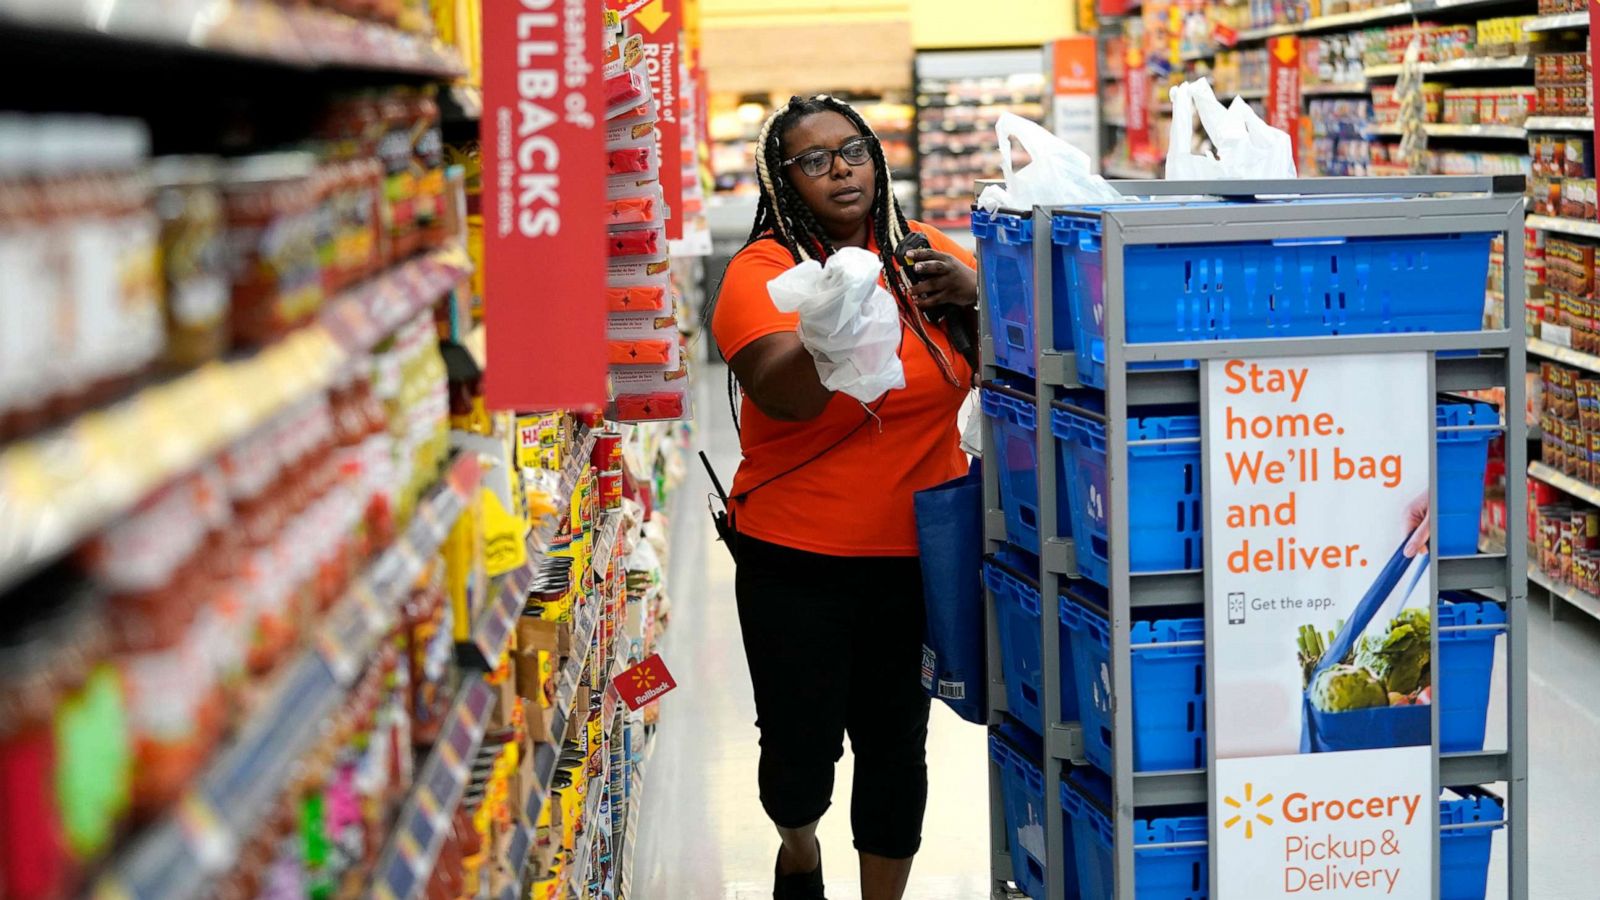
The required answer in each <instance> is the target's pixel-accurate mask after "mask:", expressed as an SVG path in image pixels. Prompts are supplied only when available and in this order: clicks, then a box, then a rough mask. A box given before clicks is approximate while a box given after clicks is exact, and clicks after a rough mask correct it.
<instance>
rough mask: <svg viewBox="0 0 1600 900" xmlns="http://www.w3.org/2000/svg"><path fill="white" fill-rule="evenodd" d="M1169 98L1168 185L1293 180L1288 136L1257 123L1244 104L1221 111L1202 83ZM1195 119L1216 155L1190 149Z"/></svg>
mask: <svg viewBox="0 0 1600 900" xmlns="http://www.w3.org/2000/svg"><path fill="white" fill-rule="evenodd" d="M1170 96H1171V98H1172V131H1171V133H1170V135H1169V137H1168V142H1167V172H1166V177H1167V180H1168V181H1207V180H1213V179H1219V178H1250V179H1257V180H1261V179H1279V178H1294V177H1296V173H1295V167H1294V145H1293V144H1292V143H1291V142H1290V140H1289V135H1287V134H1285V133H1284V132H1283V131H1280V130H1279V129H1277V128H1273V127H1272V126H1271V125H1268V124H1267V123H1266V122H1264V121H1262V120H1261V117H1260V116H1258V115H1256V111H1255V110H1254V109H1251V108H1250V104H1248V103H1246V102H1244V100H1242V99H1240V98H1238V97H1235V98H1234V100H1233V105H1231V106H1228V107H1224V106H1223V105H1222V103H1221V102H1219V101H1218V100H1217V97H1216V94H1214V93H1212V91H1211V83H1210V82H1208V81H1206V80H1205V79H1203V78H1201V79H1196V80H1195V81H1191V82H1189V83H1187V84H1180V85H1177V86H1175V87H1174V88H1173V89H1172V91H1171V94H1170ZM1197 115H1198V116H1199V118H1200V125H1201V126H1202V127H1203V128H1204V133H1205V134H1206V135H1207V136H1208V137H1209V138H1210V139H1211V145H1212V146H1213V147H1215V148H1216V156H1212V155H1211V154H1209V153H1195V152H1193V150H1192V149H1191V148H1192V147H1193V143H1194V132H1195V117H1196V116H1197Z"/></svg>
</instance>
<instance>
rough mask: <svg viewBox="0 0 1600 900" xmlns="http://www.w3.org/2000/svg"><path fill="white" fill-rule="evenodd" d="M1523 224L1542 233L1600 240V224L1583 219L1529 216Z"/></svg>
mask: <svg viewBox="0 0 1600 900" xmlns="http://www.w3.org/2000/svg"><path fill="white" fill-rule="evenodd" d="M1523 224H1525V225H1527V226H1528V227H1529V228H1537V229H1539V230H1540V231H1559V232H1561V233H1562V234H1575V235H1578V236H1579V237H1592V238H1600V222H1586V221H1584V220H1583V219H1568V218H1564V217H1562V216H1528V217H1527V218H1526V219H1525V220H1524V221H1523Z"/></svg>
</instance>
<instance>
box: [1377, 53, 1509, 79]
mask: <svg viewBox="0 0 1600 900" xmlns="http://www.w3.org/2000/svg"><path fill="white" fill-rule="evenodd" d="M1531 68H1533V57H1531V56H1529V55H1527V54H1523V55H1521V56H1481V57H1476V58H1470V59H1455V60H1451V61H1450V62H1443V63H1423V64H1422V66H1421V69H1422V74H1424V75H1448V74H1451V73H1454V72H1497V71H1505V70H1513V69H1531ZM1400 69H1401V66H1400V64H1399V63H1394V64H1392V65H1387V66H1367V67H1366V75H1367V80H1368V81H1371V80H1373V79H1374V78H1398V77H1400Z"/></svg>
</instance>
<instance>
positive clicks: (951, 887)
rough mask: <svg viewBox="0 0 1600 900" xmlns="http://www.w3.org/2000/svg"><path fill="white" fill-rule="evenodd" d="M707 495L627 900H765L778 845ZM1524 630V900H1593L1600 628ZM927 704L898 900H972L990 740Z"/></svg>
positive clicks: (717, 386) (704, 409) (845, 864)
mask: <svg viewBox="0 0 1600 900" xmlns="http://www.w3.org/2000/svg"><path fill="white" fill-rule="evenodd" d="M699 382H700V383H699V391H698V395H697V405H696V409H695V412H696V416H697V418H698V421H699V427H700V433H699V440H698V443H699V446H700V447H701V448H704V449H706V451H707V453H708V454H709V455H710V456H711V458H712V462H713V463H714V464H715V465H716V466H717V471H718V473H719V475H720V476H721V477H722V478H723V479H724V482H725V483H726V481H727V480H728V479H729V478H731V476H732V473H733V470H734V468H735V466H736V464H737V462H738V459H739V454H738V439H737V436H736V434H735V433H734V430H733V425H732V422H731V420H730V419H729V416H728V409H727V402H726V400H725V399H723V390H722V387H723V373H722V370H721V369H714V368H711V367H706V368H705V369H703V370H702V372H701V373H700V375H699ZM709 492H710V485H709V482H708V481H707V479H706V477H705V474H704V472H703V471H702V470H701V469H700V467H699V465H698V461H696V463H695V465H694V468H693V471H692V472H691V473H690V474H689V479H688V481H687V483H686V485H685V487H684V489H683V490H682V491H681V492H680V496H679V499H680V501H681V502H680V503H679V504H678V506H677V514H678V515H679V517H680V521H679V522H678V523H677V527H675V528H674V535H675V538H674V540H675V545H674V553H675V555H674V557H673V559H672V561H671V572H670V575H669V577H670V579H671V580H670V582H669V584H670V586H671V593H672V600H673V606H672V623H671V632H670V634H669V636H668V638H667V641H666V657H667V661H668V663H669V664H670V665H671V666H672V667H673V673H674V675H675V676H676V677H677V679H678V683H679V685H680V687H679V689H678V690H677V691H676V692H675V693H673V694H671V695H669V696H668V697H667V698H666V699H665V700H664V701H663V709H662V716H661V721H662V724H661V728H660V731H659V732H658V734H657V740H656V746H655V750H654V755H653V756H652V758H651V760H650V763H649V768H648V769H647V771H646V774H645V788H644V791H645V796H644V805H643V817H642V820H641V822H640V833H639V846H638V849H637V851H636V856H635V860H634V864H635V870H634V876H633V895H632V896H633V898H635V900H765V898H768V897H770V896H771V891H772V862H773V855H774V853H775V852H776V850H777V837H776V835H775V834H774V832H773V830H772V826H771V825H770V823H769V822H768V821H767V819H766V817H765V816H764V815H763V813H762V811H761V805H760V802H759V800H758V799H757V790H756V761H757V749H758V748H757V745H756V729H755V725H754V722H755V706H754V702H753V700H752V699H751V695H750V679H749V675H748V674H747V672H746V669H745V660H744V650H743V647H742V645H741V643H740V640H739V623H738V616H737V613H736V611H735V608H734V599H733V564H732V562H731V560H730V559H729V558H728V555H727V551H726V550H724V549H723V548H722V546H721V545H720V544H717V543H716V542H715V535H714V532H713V530H712V528H711V523H710V518H709V516H707V514H706V509H705V497H706V495H707V494H708V493H709ZM1529 620H1530V625H1531V627H1530V629H1529V649H1530V654H1529V655H1530V658H1531V659H1532V671H1531V672H1530V676H1529V692H1530V698H1529V701H1530V702H1529V708H1530V714H1531V716H1532V721H1531V726H1530V742H1531V745H1532V746H1531V760H1532V769H1533V772H1532V775H1533V782H1532V787H1531V794H1532V796H1531V805H1532V814H1533V828H1532V835H1531V840H1530V866H1531V870H1532V876H1531V889H1530V892H1529V897H1530V898H1532V900H1584V898H1593V897H1596V896H1600V889H1597V888H1596V887H1595V886H1596V885H1600V853H1595V852H1594V843H1593V842H1594V834H1595V830H1596V827H1597V826H1600V812H1597V811H1600V767H1597V766H1596V764H1595V761H1596V755H1595V748H1596V747H1600V691H1597V690H1595V686H1597V685H1600V623H1595V622H1593V621H1592V620H1589V619H1587V618H1585V617H1583V616H1581V614H1577V613H1573V612H1571V611H1570V610H1568V611H1565V612H1564V613H1563V615H1562V617H1561V619H1560V620H1559V621H1556V622H1552V621H1551V619H1550V615H1549V612H1548V608H1547V607H1546V606H1545V604H1544V603H1543V602H1542V601H1536V602H1534V603H1532V604H1530V607H1529ZM796 677H804V673H796ZM1497 677H1498V676H1497ZM934 706H935V709H934V720H933V727H932V731H931V734H930V737H929V744H928V751H929V770H930V777H931V779H932V784H931V790H930V795H929V802H928V816H927V822H926V826H925V828H924V842H923V851H922V853H921V854H920V855H919V856H918V858H917V865H916V869H915V872H914V873H913V876H912V881H911V886H910V888H909V889H908V891H907V893H906V896H907V898H908V900H958V898H959V900H982V898H985V897H987V896H988V878H989V855H988V839H987V816H988V798H987V783H986V777H985V770H984V758H985V752H986V751H985V743H984V733H983V731H982V730H981V729H979V728H977V727H975V726H972V725H969V724H967V723H965V722H962V721H960V720H959V719H957V718H956V717H955V716H954V715H952V714H950V713H949V712H948V711H947V710H945V709H944V708H943V707H942V706H940V705H939V704H935V705H934ZM1495 706H1497V707H1498V706H1499V704H1498V703H1496V704H1495ZM1492 715H1493V714H1492ZM1493 721H1494V719H1493V718H1491V722H1493ZM1489 741H1490V746H1491V747H1493V746H1503V741H1504V732H1503V729H1495V728H1493V727H1492V726H1491V731H1490V737H1489ZM850 771H851V770H850V755H849V754H848V753H846V754H845V759H844V761H843V762H842V763H841V764H840V767H839V771H838V776H837V779H836V783H837V785H838V787H837V788H836V790H835V796H834V808H833V809H832V810H831V811H830V812H829V813H828V815H827V817H826V818H825V819H824V820H823V826H822V830H821V837H822V842H823V848H824V858H825V869H826V871H827V873H828V882H829V886H828V896H829V898H830V900H858V898H859V897H860V891H859V889H858V888H857V886H856V877H855V871H854V869H855V855H854V852H853V850H852V849H851V845H850V823H849V786H850ZM1503 849H1504V848H1503V840H1497V841H1496V854H1495V856H1496V865H1495V867H1494V872H1493V874H1492V875H1491V888H1490V892H1489V897H1490V898H1502V897H1504V896H1505V892H1504V888H1503V887H1502V885H1503V884H1504V880H1503V875H1502V874H1501V872H1502V871H1503V869H1502V868H1501V865H1502V864H1503V855H1504V853H1503Z"/></svg>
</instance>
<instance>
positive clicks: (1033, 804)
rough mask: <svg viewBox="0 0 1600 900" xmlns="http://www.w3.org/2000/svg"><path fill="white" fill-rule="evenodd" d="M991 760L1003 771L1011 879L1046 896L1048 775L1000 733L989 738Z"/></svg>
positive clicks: (1031, 892)
mask: <svg viewBox="0 0 1600 900" xmlns="http://www.w3.org/2000/svg"><path fill="white" fill-rule="evenodd" d="M989 758H990V759H992V760H994V763H995V765H996V766H998V767H999V769H1000V799H1001V808H1002V809H1003V810H1004V811H1005V823H1006V843H1007V845H1008V847H1009V848H1010V850H1011V878H1012V880H1013V881H1015V882H1016V884H1017V887H1018V889H1020V890H1021V891H1022V892H1023V893H1025V894H1027V895H1028V896H1030V897H1044V896H1045V865H1046V856H1045V840H1044V817H1045V809H1044V772H1043V771H1042V770H1041V769H1040V768H1039V765H1038V764H1037V763H1035V762H1034V761H1033V760H1031V759H1029V758H1028V757H1027V756H1026V755H1025V754H1023V753H1022V752H1021V751H1019V750H1017V749H1016V748H1015V747H1012V746H1011V745H1010V744H1008V743H1006V741H1004V740H1003V739H1001V737H1000V735H998V734H991V735H989ZM1069 896H1075V895H1069Z"/></svg>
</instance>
